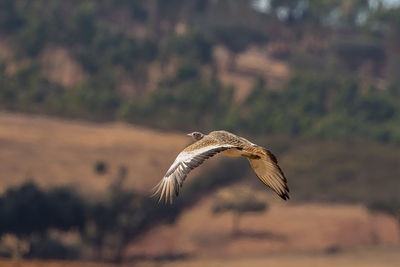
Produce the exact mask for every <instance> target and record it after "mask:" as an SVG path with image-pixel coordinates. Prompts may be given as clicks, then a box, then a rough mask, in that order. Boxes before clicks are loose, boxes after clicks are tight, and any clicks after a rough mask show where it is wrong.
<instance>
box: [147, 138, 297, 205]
mask: <svg viewBox="0 0 400 267" xmlns="http://www.w3.org/2000/svg"><path fill="white" fill-rule="evenodd" d="M189 135H190V136H192V137H193V138H194V139H195V140H196V142H195V143H193V144H191V145H189V146H188V147H186V148H185V149H184V150H183V151H182V152H181V153H179V155H178V156H177V158H176V159H175V161H174V163H173V164H172V165H171V167H170V168H169V169H168V171H167V173H166V174H165V176H164V178H163V179H162V180H161V181H160V183H159V184H158V185H157V186H156V187H155V188H154V191H155V192H154V194H155V195H157V194H159V196H160V197H159V201H160V200H161V199H162V198H165V201H167V200H168V199H169V200H170V202H172V197H173V194H176V195H178V193H179V188H180V187H181V186H182V183H183V181H184V180H185V178H186V176H187V174H188V173H189V172H190V171H191V170H192V169H194V168H195V167H197V166H199V165H200V164H201V163H203V161H204V160H206V159H208V158H209V157H212V156H214V155H215V154H217V153H221V154H224V155H226V156H230V157H240V156H243V157H246V158H247V159H248V160H249V162H250V165H251V167H252V168H253V170H254V172H255V173H256V175H257V176H258V178H260V180H261V181H262V182H263V183H264V184H265V185H267V186H269V187H270V188H272V189H273V190H274V191H275V192H276V193H277V194H278V195H279V196H280V197H281V198H283V199H285V200H286V199H288V198H289V195H288V193H289V189H288V187H287V181H286V178H285V176H284V174H283V172H282V170H281V169H280V167H279V166H278V162H277V160H276V157H275V156H274V155H273V154H272V153H271V152H270V151H269V150H267V149H265V148H263V147H260V146H258V145H256V144H253V143H252V142H250V141H248V140H247V139H245V138H243V137H240V136H237V135H235V134H233V133H230V132H227V131H213V132H211V133H209V134H208V135H203V134H202V133H199V132H194V133H191V134H189Z"/></svg>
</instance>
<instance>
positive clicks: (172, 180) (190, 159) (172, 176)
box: [153, 144, 236, 203]
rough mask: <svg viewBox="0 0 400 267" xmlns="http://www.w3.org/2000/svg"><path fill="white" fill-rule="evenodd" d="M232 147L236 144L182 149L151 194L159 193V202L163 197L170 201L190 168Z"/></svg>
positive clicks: (177, 192)
mask: <svg viewBox="0 0 400 267" xmlns="http://www.w3.org/2000/svg"><path fill="white" fill-rule="evenodd" d="M234 147H236V146H233V145H228V144H225V145H216V144H214V145H208V146H205V147H201V148H198V149H195V150H192V151H182V152H181V153H179V155H178V156H177V157H176V159H175V161H174V162H173V163H172V165H171V167H170V168H169V169H168V171H167V173H166V174H165V176H164V177H163V178H162V179H161V181H160V182H159V183H158V184H157V185H156V186H155V187H154V188H153V191H154V193H153V196H156V195H159V199H158V201H159V202H160V201H161V200H162V199H163V198H164V199H165V202H167V201H168V199H169V201H170V202H171V203H172V199H173V195H174V194H175V195H178V194H179V188H180V187H181V186H182V184H183V181H184V180H185V178H186V176H187V175H188V173H189V172H190V171H191V170H193V169H194V168H196V167H197V166H199V165H200V164H202V163H203V162H204V161H205V160H206V159H208V158H210V157H212V156H214V155H215V154H217V153H219V152H222V151H224V150H227V149H230V148H234Z"/></svg>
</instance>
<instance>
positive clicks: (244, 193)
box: [212, 188, 268, 236]
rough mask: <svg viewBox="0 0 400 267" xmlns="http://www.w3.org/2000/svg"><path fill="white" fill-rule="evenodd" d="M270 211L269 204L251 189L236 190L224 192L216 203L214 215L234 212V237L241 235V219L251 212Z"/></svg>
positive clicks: (213, 209)
mask: <svg viewBox="0 0 400 267" xmlns="http://www.w3.org/2000/svg"><path fill="white" fill-rule="evenodd" d="M267 209H268V206H267V204H266V203H265V202H264V201H262V200H260V199H259V198H257V197H256V195H255V194H254V192H253V191H252V190H251V189H249V188H235V189H231V190H230V191H225V192H222V193H221V194H220V196H219V198H218V199H217V201H216V202H215V203H214V206H213V208H212V211H213V213H215V214H219V213H224V212H232V213H233V217H232V218H233V220H232V235H233V236H236V235H239V234H240V233H241V230H240V218H241V217H242V216H243V215H244V214H246V213H249V212H264V211H266V210H267Z"/></svg>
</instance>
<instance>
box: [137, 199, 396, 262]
mask: <svg viewBox="0 0 400 267" xmlns="http://www.w3.org/2000/svg"><path fill="white" fill-rule="evenodd" d="M264 195H265V193H264ZM213 198H214V196H209V197H208V198H206V199H204V200H203V201H201V202H200V203H199V204H198V205H196V206H194V207H193V208H191V209H190V210H188V211H187V212H185V213H184V214H183V215H182V216H181V217H180V218H179V219H178V221H177V222H176V223H175V224H174V225H166V226H162V227H158V228H156V229H153V230H152V231H151V232H149V233H147V234H146V235H145V236H143V237H142V238H141V239H140V240H137V241H136V242H135V243H134V244H132V247H131V249H130V252H131V253H132V254H135V253H137V254H147V255H160V254H168V253H188V254H195V255H200V256H201V257H220V256H222V255H225V256H227V257H228V256H238V257H240V256H243V257H245V256H246V257H248V256H259V255H265V253H274V252H288V251H325V250H327V251H328V250H332V249H333V250H342V249H348V248H352V247H362V246H374V245H396V244H398V243H399V228H398V225H397V222H396V220H395V218H393V217H390V216H387V215H384V214H372V213H370V212H369V211H368V210H367V209H366V208H364V207H363V206H361V205H332V204H297V205H296V204H290V203H287V202H284V203H283V202H282V201H280V200H278V199H276V198H275V197H274V199H275V200H274V199H272V198H271V199H270V200H269V201H268V203H270V209H269V211H267V212H265V213H260V214H249V215H246V216H243V218H242V220H241V222H240V225H241V228H242V230H243V232H244V234H243V236H240V237H236V238H233V237H232V236H231V227H232V214H222V215H219V216H214V215H213V214H212V212H211V208H212V205H213V201H214V199H213Z"/></svg>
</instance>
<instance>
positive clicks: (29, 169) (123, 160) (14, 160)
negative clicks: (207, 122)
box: [0, 112, 190, 193]
mask: <svg viewBox="0 0 400 267" xmlns="http://www.w3.org/2000/svg"><path fill="white" fill-rule="evenodd" d="M189 142H190V140H189V139H188V138H187V137H186V136H184V135H182V134H171V133H162V132H157V131H153V130H147V129H143V128H140V127H132V126H128V125H126V124H121V123H108V124H95V123H88V122H80V121H69V120H61V119H54V118H48V117H40V116H28V115H20V114H10V113H5V112H1V113H0V146H1V149H0V162H1V164H0V173H1V179H0V192H1V191H2V190H5V189H6V188H7V187H9V186H11V185H17V184H20V183H22V182H24V181H26V180H27V179H29V178H33V179H34V180H35V181H36V182H37V183H38V184H39V185H41V186H44V187H48V186H56V185H73V186H76V187H77V188H79V189H80V190H82V191H83V192H85V193H87V192H94V193H99V192H102V191H103V190H104V189H105V188H106V187H107V185H108V184H109V183H110V181H111V180H112V178H113V177H115V176H116V175H117V172H118V168H119V166H120V165H125V166H127V167H128V168H129V173H128V179H127V184H128V186H130V187H133V188H135V189H138V190H149V189H150V188H151V187H152V186H153V185H154V184H156V182H158V180H159V179H161V177H162V176H163V174H164V172H163V171H165V170H167V168H168V167H169V165H170V164H171V162H172V161H173V159H174V158H175V156H176V154H177V153H178V152H179V151H180V150H181V149H182V148H183V147H184V146H185V145H186V144H187V143H189ZM97 160H104V161H106V162H107V163H108V165H109V167H110V169H109V172H108V173H107V174H105V175H103V176H99V175H97V174H96V173H95V172H94V169H93V167H94V164H95V162H96V161H97Z"/></svg>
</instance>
